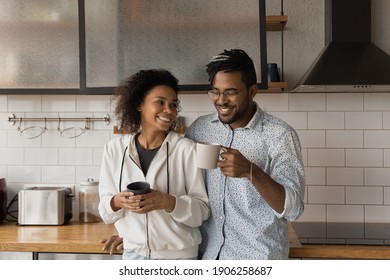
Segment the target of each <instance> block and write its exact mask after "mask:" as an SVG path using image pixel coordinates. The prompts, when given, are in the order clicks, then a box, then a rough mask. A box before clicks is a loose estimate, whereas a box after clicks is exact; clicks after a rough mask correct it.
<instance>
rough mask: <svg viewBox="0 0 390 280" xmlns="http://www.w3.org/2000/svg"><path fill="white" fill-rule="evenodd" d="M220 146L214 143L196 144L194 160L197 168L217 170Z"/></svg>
mask: <svg viewBox="0 0 390 280" xmlns="http://www.w3.org/2000/svg"><path fill="white" fill-rule="evenodd" d="M221 149H222V146H221V145H219V144H216V143H200V142H199V143H196V160H197V164H198V167H199V168H203V169H214V168H217V161H218V159H219V154H220V151H221Z"/></svg>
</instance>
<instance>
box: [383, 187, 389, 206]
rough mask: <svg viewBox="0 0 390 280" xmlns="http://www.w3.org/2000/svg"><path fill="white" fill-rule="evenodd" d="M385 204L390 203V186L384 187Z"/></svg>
mask: <svg viewBox="0 0 390 280" xmlns="http://www.w3.org/2000/svg"><path fill="white" fill-rule="evenodd" d="M383 204H385V205H386V204H387V205H390V187H386V186H385V187H383Z"/></svg>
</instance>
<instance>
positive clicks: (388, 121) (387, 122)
mask: <svg viewBox="0 0 390 280" xmlns="http://www.w3.org/2000/svg"><path fill="white" fill-rule="evenodd" d="M383 129H390V112H383Z"/></svg>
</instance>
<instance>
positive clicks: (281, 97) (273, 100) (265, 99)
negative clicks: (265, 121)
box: [255, 94, 288, 112]
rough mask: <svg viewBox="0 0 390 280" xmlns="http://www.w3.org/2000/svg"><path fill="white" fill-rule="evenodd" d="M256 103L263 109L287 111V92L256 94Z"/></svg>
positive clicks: (267, 110) (266, 110)
mask: <svg viewBox="0 0 390 280" xmlns="http://www.w3.org/2000/svg"><path fill="white" fill-rule="evenodd" d="M255 101H256V102H257V104H258V105H259V106H260V107H261V108H262V109H263V110H264V111H265V112H271V111H288V94H276V95H275V94H258V95H256V96H255Z"/></svg>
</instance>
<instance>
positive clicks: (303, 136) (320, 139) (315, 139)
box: [297, 130, 325, 148]
mask: <svg viewBox="0 0 390 280" xmlns="http://www.w3.org/2000/svg"><path fill="white" fill-rule="evenodd" d="M297 133H298V137H299V140H300V142H301V146H302V148H325V130H297Z"/></svg>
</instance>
